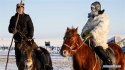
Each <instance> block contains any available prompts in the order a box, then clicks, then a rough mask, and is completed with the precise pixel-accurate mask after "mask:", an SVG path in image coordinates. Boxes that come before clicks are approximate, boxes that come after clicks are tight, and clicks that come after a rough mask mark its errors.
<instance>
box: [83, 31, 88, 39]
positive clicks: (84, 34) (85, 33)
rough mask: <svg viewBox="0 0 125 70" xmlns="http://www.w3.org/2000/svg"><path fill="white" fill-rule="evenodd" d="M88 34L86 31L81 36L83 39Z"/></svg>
mask: <svg viewBox="0 0 125 70" xmlns="http://www.w3.org/2000/svg"><path fill="white" fill-rule="evenodd" d="M87 34H89V32H88V30H86V31H85V32H84V33H83V34H82V38H83V39H84V37H85V36H86V35H87Z"/></svg>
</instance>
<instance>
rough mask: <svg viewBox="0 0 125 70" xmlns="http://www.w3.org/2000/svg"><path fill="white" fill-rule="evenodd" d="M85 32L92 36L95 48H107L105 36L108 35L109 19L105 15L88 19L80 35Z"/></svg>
mask: <svg viewBox="0 0 125 70" xmlns="http://www.w3.org/2000/svg"><path fill="white" fill-rule="evenodd" d="M86 31H89V32H90V33H91V34H92V35H93V40H94V43H95V46H102V47H103V48H104V49H106V48H108V45H107V34H108V33H109V18H108V16H107V15H106V14H105V13H103V14H101V15H99V16H95V17H94V18H89V19H88V21H87V23H86V24H85V26H84V27H83V29H82V33H81V34H83V33H84V32H86Z"/></svg>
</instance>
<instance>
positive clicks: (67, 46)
mask: <svg viewBox="0 0 125 70" xmlns="http://www.w3.org/2000/svg"><path fill="white" fill-rule="evenodd" d="M77 29H78V28H72V29H70V28H68V27H67V30H66V33H65V36H64V41H63V45H62V48H61V51H60V53H61V55H62V56H64V57H66V56H70V55H73V54H74V53H75V52H76V50H77V49H78V45H79V44H78V43H79V39H80V37H79V35H78V32H77Z"/></svg>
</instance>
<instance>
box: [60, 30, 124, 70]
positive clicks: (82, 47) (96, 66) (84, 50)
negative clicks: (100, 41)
mask: <svg viewBox="0 0 125 70" xmlns="http://www.w3.org/2000/svg"><path fill="white" fill-rule="evenodd" d="M108 45H109V47H110V48H112V49H113V50H114V53H115V59H116V64H117V65H120V67H119V68H117V69H116V70H125V55H124V53H123V52H122V49H121V48H120V47H119V46H118V45H117V44H115V43H109V44H108ZM60 53H61V55H62V56H64V57H66V56H73V68H74V69H75V70H100V69H101V63H100V60H98V59H97V57H96V56H95V53H94V51H93V50H92V49H91V48H90V47H89V46H88V45H87V44H85V43H84V42H83V41H82V40H81V38H80V36H79V35H78V32H77V28H72V29H70V28H67V31H66V33H65V36H64V42H63V45H62V48H61V51H60Z"/></svg>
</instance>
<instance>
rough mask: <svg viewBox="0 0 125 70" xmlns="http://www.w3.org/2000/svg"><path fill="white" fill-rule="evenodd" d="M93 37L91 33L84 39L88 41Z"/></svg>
mask: <svg viewBox="0 0 125 70" xmlns="http://www.w3.org/2000/svg"><path fill="white" fill-rule="evenodd" d="M91 37H92V34H91V33H89V34H87V35H86V36H85V37H84V38H83V39H84V40H88V39H89V38H91Z"/></svg>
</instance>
